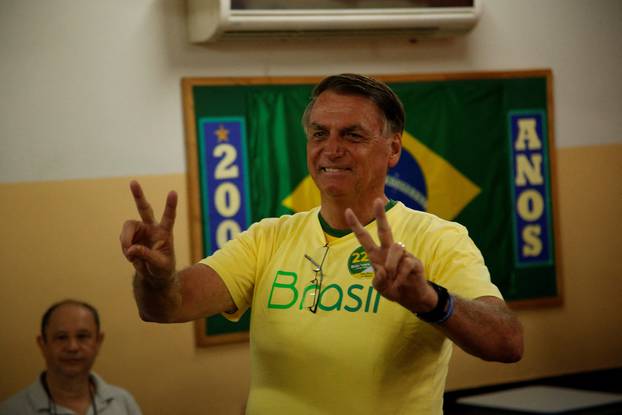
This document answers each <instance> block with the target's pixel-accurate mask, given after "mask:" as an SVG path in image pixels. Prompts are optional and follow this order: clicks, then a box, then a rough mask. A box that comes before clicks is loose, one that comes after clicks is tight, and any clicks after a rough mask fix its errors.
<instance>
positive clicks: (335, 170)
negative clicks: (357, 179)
mask: <svg viewBox="0 0 622 415" xmlns="http://www.w3.org/2000/svg"><path fill="white" fill-rule="evenodd" d="M343 170H346V169H337V168H334V167H322V171H325V172H327V173H335V172H339V171H343Z"/></svg>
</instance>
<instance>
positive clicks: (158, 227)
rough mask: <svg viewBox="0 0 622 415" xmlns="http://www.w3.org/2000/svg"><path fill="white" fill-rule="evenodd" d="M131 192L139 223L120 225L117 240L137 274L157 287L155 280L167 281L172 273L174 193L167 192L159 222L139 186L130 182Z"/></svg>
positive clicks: (130, 222)
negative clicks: (119, 233) (121, 226)
mask: <svg viewBox="0 0 622 415" xmlns="http://www.w3.org/2000/svg"><path fill="white" fill-rule="evenodd" d="M130 190H131V192H132V196H133V197H134V201H135V202H136V208H137V209H138V214H139V215H140V218H141V220H140V221H139V220H128V221H126V222H125V223H124V224H123V228H122V229H121V235H120V237H119V239H120V241H121V249H122V250H123V255H125V257H126V258H127V260H128V261H130V262H131V263H132V265H134V268H135V269H136V272H137V273H138V274H139V275H141V276H142V277H145V278H147V279H149V280H150V281H151V282H152V283H156V284H157V281H158V280H160V281H162V280H167V279H168V278H170V277H171V275H172V274H173V273H174V271H175V251H174V247H173V225H174V224H175V213H176V209H177V193H176V192H174V191H171V192H169V194H168V196H167V197H166V206H165V208H164V213H163V214H162V219H161V220H160V222H159V223H158V222H156V220H155V218H154V214H153V209H152V208H151V205H150V204H149V202H148V201H147V199H146V198H145V195H144V193H143V190H142V188H141V187H140V184H139V183H138V182H137V181H135V180H133V181H132V182H131V183H130Z"/></svg>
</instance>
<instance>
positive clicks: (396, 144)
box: [389, 133, 402, 168]
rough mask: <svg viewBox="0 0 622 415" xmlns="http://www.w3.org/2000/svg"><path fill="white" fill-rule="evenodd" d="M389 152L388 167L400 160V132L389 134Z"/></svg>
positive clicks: (393, 165)
mask: <svg viewBox="0 0 622 415" xmlns="http://www.w3.org/2000/svg"><path fill="white" fill-rule="evenodd" d="M390 140H391V154H390V155H389V168H392V167H395V166H396V165H397V163H398V162H399V161H400V155H401V154H402V133H395V134H393V135H392V136H391V138H390Z"/></svg>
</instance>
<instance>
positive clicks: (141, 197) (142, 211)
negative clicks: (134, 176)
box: [130, 180, 155, 224]
mask: <svg viewBox="0 0 622 415" xmlns="http://www.w3.org/2000/svg"><path fill="white" fill-rule="evenodd" d="M130 190H131V191H132V196H134V202H135V203H136V209H138V214H139V215H140V218H141V219H142V220H143V222H145V223H149V224H152V223H154V222H155V220H154V218H153V209H152V208H151V205H150V204H149V202H147V199H146V198H145V194H144V193H143V189H142V187H140V184H139V183H138V182H137V181H136V180H132V181H131V182H130Z"/></svg>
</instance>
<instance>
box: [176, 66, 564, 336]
mask: <svg viewBox="0 0 622 415" xmlns="http://www.w3.org/2000/svg"><path fill="white" fill-rule="evenodd" d="M376 77H377V78H378V79H382V80H384V81H385V82H387V83H388V84H389V86H391V88H392V89H393V90H394V91H395V92H396V93H397V94H398V95H399V97H400V98H401V100H402V101H403V103H404V107H405V111H406V125H405V131H404V135H403V143H402V144H403V151H402V156H401V158H400V162H399V164H398V165H397V166H396V167H395V168H394V169H392V170H391V171H390V172H389V176H388V178H387V183H386V193H387V196H389V197H390V198H392V199H395V200H400V201H402V202H404V204H406V205H407V206H410V207H412V208H414V209H420V210H425V211H428V212H431V213H434V214H436V215H438V216H440V217H443V218H445V219H449V220H454V221H456V222H459V223H461V224H463V225H465V226H466V227H467V228H468V230H469V233H470V235H471V237H472V238H473V240H474V241H475V243H476V244H477V246H478V247H479V248H480V250H481V251H482V254H483V255H484V259H485V261H486V264H487V266H488V268H489V269H490V272H491V275H492V280H493V282H494V283H495V284H496V285H497V286H498V287H499V288H500V290H501V292H502V293H503V295H504V297H505V298H506V300H507V301H508V302H509V303H510V305H511V306H512V307H535V306H546V305H557V304H561V301H562V297H561V280H562V279H561V269H560V259H559V252H558V248H557V241H558V240H559V238H558V237H557V222H556V218H557V215H556V213H555V210H556V187H555V176H554V172H555V145H554V139H553V102H552V85H553V81H552V73H551V71H550V70H532V71H511V72H478V73H457V74H435V75H401V76H376ZM320 80H321V78H320V77H317V78H316V77H310V78H293V77H284V78H185V79H183V80H182V88H183V99H184V117H185V128H186V148H187V156H188V186H189V201H190V206H189V209H190V218H191V224H190V230H191V238H192V241H191V249H192V260H193V261H198V260H200V259H202V258H204V257H205V256H207V255H209V254H210V253H212V252H214V251H215V250H217V249H218V248H219V247H220V246H222V244H224V243H225V242H226V241H227V240H229V239H230V238H232V237H233V236H234V235H236V234H237V233H238V232H241V231H242V230H244V229H246V228H247V227H248V226H249V225H250V224H252V223H253V222H256V221H258V220H260V219H262V218H265V217H274V216H280V215H283V214H288V213H293V212H297V211H302V210H307V209H309V208H311V207H314V206H317V205H318V204H319V192H318V191H317V188H315V185H314V184H313V182H312V181H311V179H310V177H309V176H308V173H307V168H306V154H305V140H306V138H305V135H304V132H303V129H302V126H301V122H300V118H301V115H302V113H303V111H304V108H305V106H306V105H307V103H308V101H309V97H310V94H311V91H312V89H313V86H314V85H315V84H316V83H317V82H319V81H320ZM249 315H250V312H247V313H246V315H245V316H244V317H243V318H242V319H241V320H240V321H239V322H238V323H231V322H229V321H228V320H226V319H225V318H224V317H222V316H215V317H210V318H208V319H205V320H202V321H199V322H197V324H196V333H197V344H198V345H201V346H203V345H209V344H216V343H223V342H231V341H240V340H245V339H247V338H248V329H249V321H250V317H249Z"/></svg>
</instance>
